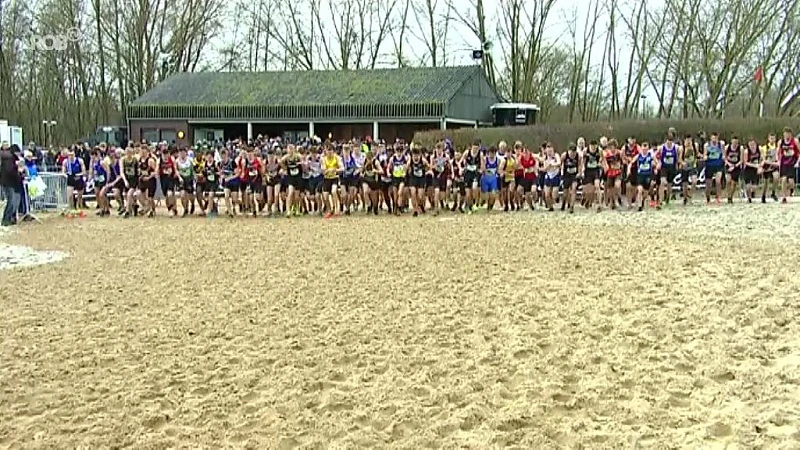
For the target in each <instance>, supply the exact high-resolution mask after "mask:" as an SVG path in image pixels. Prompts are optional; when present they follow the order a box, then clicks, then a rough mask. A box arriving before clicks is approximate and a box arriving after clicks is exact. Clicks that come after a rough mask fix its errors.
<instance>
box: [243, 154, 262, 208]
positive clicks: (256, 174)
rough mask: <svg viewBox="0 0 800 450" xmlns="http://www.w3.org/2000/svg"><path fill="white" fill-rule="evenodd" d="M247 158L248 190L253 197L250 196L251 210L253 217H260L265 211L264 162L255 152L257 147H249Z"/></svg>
mask: <svg viewBox="0 0 800 450" xmlns="http://www.w3.org/2000/svg"><path fill="white" fill-rule="evenodd" d="M245 158H246V159H247V162H246V166H245V167H246V170H247V181H248V187H247V191H249V192H250V195H251V196H252V198H248V203H249V205H250V211H251V214H252V216H253V217H258V214H259V213H261V212H263V211H264V196H263V194H264V164H262V163H261V158H259V157H258V155H257V154H256V152H255V148H253V147H249V148H248V149H247V153H246V155H245Z"/></svg>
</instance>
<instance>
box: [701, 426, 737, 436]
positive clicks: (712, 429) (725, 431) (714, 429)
mask: <svg viewBox="0 0 800 450" xmlns="http://www.w3.org/2000/svg"><path fill="white" fill-rule="evenodd" d="M706 431H708V434H709V436H711V437H715V438H724V437H726V436H730V435H731V434H733V430H731V427H730V425H727V424H724V423H722V422H715V423H713V424H711V425H710V426H709V427H708V428H707V429H706Z"/></svg>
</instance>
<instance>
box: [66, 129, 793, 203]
mask: <svg viewBox="0 0 800 450" xmlns="http://www.w3.org/2000/svg"><path fill="white" fill-rule="evenodd" d="M798 161H800V145H799V144H798V139H797V138H795V137H794V134H793V132H792V130H791V129H789V128H786V129H784V130H783V133H782V135H774V134H773V135H769V136H768V137H767V138H766V139H765V140H763V142H758V141H757V140H756V139H752V138H751V139H747V140H744V141H743V140H740V138H739V137H737V136H730V137H729V138H728V140H727V142H726V141H723V140H722V139H720V136H719V135H718V134H717V133H712V134H711V135H710V139H708V140H707V141H706V142H704V143H699V142H697V141H696V140H695V138H694V137H692V136H685V137H684V138H678V137H676V136H675V135H674V132H672V131H670V132H669V133H668V134H667V135H666V136H665V139H664V140H663V141H662V142H637V140H636V138H634V137H631V138H628V139H626V140H625V141H624V142H618V141H617V140H616V139H609V138H606V137H602V138H599V139H598V140H597V141H595V140H591V141H589V142H588V144H587V142H586V140H585V139H584V138H579V139H577V141H576V142H575V144H574V145H570V146H569V147H568V148H567V149H565V150H564V151H559V150H557V149H556V148H555V147H554V146H553V145H552V144H551V143H548V142H545V143H543V144H541V145H540V146H539V147H537V148H534V149H531V148H530V147H528V145H526V143H523V142H515V143H513V144H512V145H507V143H505V142H499V143H498V144H497V145H496V146H494V145H491V146H484V145H482V143H481V142H473V143H472V145H471V146H470V147H468V148H465V149H463V150H462V149H457V148H454V147H453V145H452V144H451V143H450V141H444V142H440V143H438V144H436V145H435V146H434V147H433V148H430V149H428V148H424V147H419V146H416V145H413V144H411V145H407V144H406V143H404V142H397V143H394V144H389V145H387V144H385V143H370V144H367V143H360V142H356V141H352V142H346V143H343V144H337V143H334V142H327V141H326V142H318V143H316V144H313V143H312V145H303V146H295V145H291V144H289V145H286V146H285V148H280V147H269V148H257V147H254V146H248V145H244V144H243V145H241V146H239V145H238V144H237V148H235V149H223V150H222V151H221V152H220V154H218V155H215V152H214V151H213V150H208V149H206V150H202V149H197V150H195V149H187V148H170V147H168V146H166V145H161V146H156V147H152V146H150V145H148V144H147V143H141V144H139V145H129V146H128V147H127V148H125V149H124V150H122V149H116V150H114V149H111V151H109V149H105V148H97V149H95V150H94V152H93V153H92V158H91V161H90V163H89V167H86V165H85V163H84V161H83V160H82V159H80V158H76V157H75V155H74V154H73V153H68V154H67V158H66V159H65V160H64V162H63V165H62V170H63V172H64V173H65V174H66V176H67V185H68V189H67V190H68V192H67V195H68V198H69V199H70V202H71V206H75V205H78V206H80V205H82V204H84V202H83V201H82V199H81V196H82V195H83V193H84V191H85V189H86V185H87V180H91V182H92V184H93V185H94V190H95V192H96V193H97V195H96V198H97V203H98V204H97V206H98V209H99V211H98V214H100V215H102V216H109V215H111V208H112V200H115V201H116V203H117V212H118V214H119V215H122V216H124V217H133V216H137V215H144V216H149V217H153V216H154V215H155V214H156V203H157V200H156V198H157V189H160V190H161V191H162V192H161V193H162V194H163V196H164V197H163V198H164V199H165V203H166V207H167V210H168V213H169V214H170V215H173V216H178V215H181V216H183V217H186V216H191V215H200V216H206V215H209V214H217V213H218V212H222V211H223V208H222V207H223V206H224V213H225V214H227V215H228V216H230V217H234V216H237V215H241V214H247V215H252V216H277V215H285V216H287V217H291V216H299V215H305V214H318V215H320V216H323V217H326V218H330V217H334V216H337V215H340V214H343V215H349V214H351V213H353V212H355V211H362V212H365V213H369V214H375V215H377V214H379V213H381V212H385V213H389V214H395V215H401V214H404V213H411V214H412V215H413V216H417V215H419V214H423V213H426V212H431V213H432V214H439V213H440V212H442V211H448V210H449V211H451V212H456V211H458V212H461V213H468V214H471V213H472V212H474V211H476V210H477V209H478V208H481V207H483V208H486V209H487V210H489V211H491V210H493V209H501V210H503V211H522V210H526V209H527V210H534V209H536V208H537V207H541V208H543V209H546V210H548V211H554V210H555V209H556V205H557V204H560V209H561V210H566V211H569V212H570V213H572V212H574V209H575V204H576V202H577V197H578V196H577V194H578V192H579V190H580V191H581V193H582V195H581V196H580V204H581V205H582V206H583V207H585V208H590V209H596V210H597V211H601V210H603V209H612V210H613V209H618V208H627V209H638V210H639V211H642V210H644V209H645V208H647V207H648V206H649V207H651V208H659V209H660V208H661V207H662V206H663V205H665V204H669V203H670V202H671V201H680V202H682V203H683V204H689V203H691V202H692V200H693V198H694V196H695V195H696V188H697V180H698V174H699V173H700V172H701V171H704V174H705V183H704V184H705V186H704V188H703V194H704V197H705V201H706V202H708V203H711V202H715V203H721V201H722V199H725V200H726V201H727V202H728V203H733V202H734V200H735V199H738V198H741V197H742V196H741V195H740V193H741V192H742V191H743V192H744V194H745V195H744V197H743V198H744V199H746V201H747V202H753V201H758V200H759V199H760V201H761V202H762V203H764V202H766V201H767V199H768V198H772V199H774V201H781V202H784V203H785V202H786V199H787V197H789V196H791V195H793V193H794V192H793V191H794V184H795V178H796V176H795V174H796V171H797V167H798ZM678 176H680V180H681V182H680V191H679V192H678V196H677V197H676V196H675V193H674V192H673V189H672V187H673V180H674V179H676V177H678ZM220 190H221V191H222V193H223V194H222V196H221V201H222V204H219V205H218V203H219V202H220V200H219V198H218V195H217V193H218V191H220ZM677 199H680V200H677Z"/></svg>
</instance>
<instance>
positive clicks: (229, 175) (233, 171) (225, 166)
mask: <svg viewBox="0 0 800 450" xmlns="http://www.w3.org/2000/svg"><path fill="white" fill-rule="evenodd" d="M221 156H222V161H220V167H221V170H222V175H221V178H222V192H223V196H224V198H225V213H226V214H227V215H228V217H230V218H233V217H236V214H237V208H238V206H239V185H240V184H241V181H240V176H241V174H240V173H239V170H240V168H239V166H238V164H236V163H235V162H234V160H233V159H232V158H231V156H230V153H228V150H227V149H224V150H222V153H221Z"/></svg>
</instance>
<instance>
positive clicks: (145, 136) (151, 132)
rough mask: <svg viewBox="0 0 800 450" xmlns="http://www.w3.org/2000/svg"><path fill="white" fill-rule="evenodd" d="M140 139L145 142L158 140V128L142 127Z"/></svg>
mask: <svg viewBox="0 0 800 450" xmlns="http://www.w3.org/2000/svg"><path fill="white" fill-rule="evenodd" d="M141 139H142V140H143V141H147V142H158V129H156V128H142V130H141Z"/></svg>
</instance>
